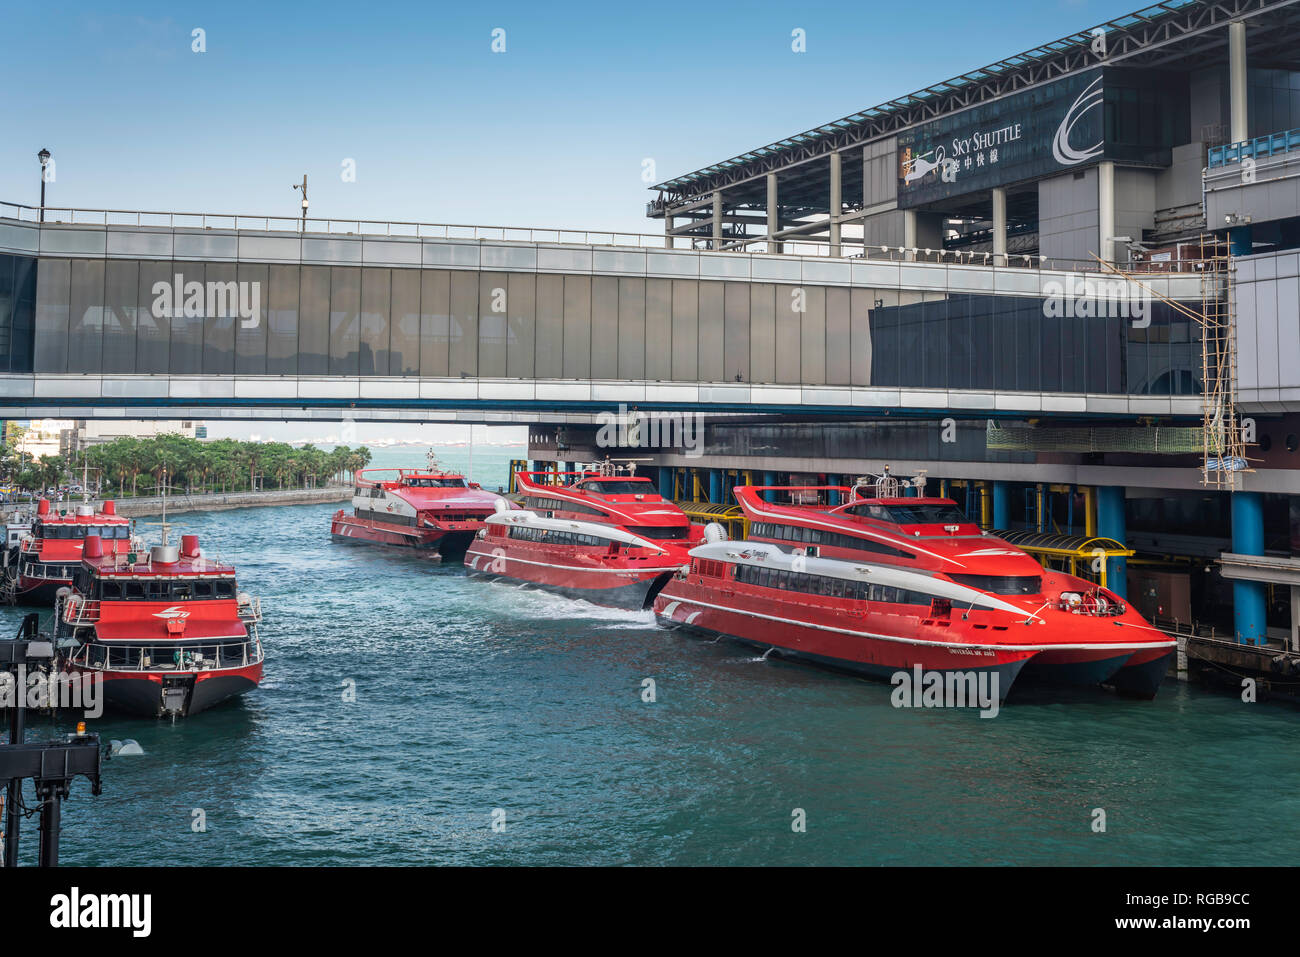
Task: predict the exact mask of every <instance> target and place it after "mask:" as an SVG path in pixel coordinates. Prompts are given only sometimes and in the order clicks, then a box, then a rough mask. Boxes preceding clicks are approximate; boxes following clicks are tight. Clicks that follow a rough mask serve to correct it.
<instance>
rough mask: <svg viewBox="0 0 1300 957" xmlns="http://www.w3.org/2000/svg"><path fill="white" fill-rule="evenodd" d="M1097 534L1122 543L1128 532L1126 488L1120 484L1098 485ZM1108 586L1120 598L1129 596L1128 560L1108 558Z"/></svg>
mask: <svg viewBox="0 0 1300 957" xmlns="http://www.w3.org/2000/svg"><path fill="white" fill-rule="evenodd" d="M1097 534H1098V535H1099V536H1100V537H1102V538H1113V539H1115V541H1117V542H1119V543H1120V544H1121V545H1123V544H1124V538H1125V535H1126V534H1127V531H1126V529H1125V525H1124V489H1123V487H1122V486H1119V485H1099V486H1098V487H1097ZM1106 587H1107V588H1109V589H1110V590H1111V591H1113V592H1114V593H1115V594H1116V595H1119V597H1120V598H1127V597H1128V560H1127V559H1125V558H1108V559H1107V560H1106Z"/></svg>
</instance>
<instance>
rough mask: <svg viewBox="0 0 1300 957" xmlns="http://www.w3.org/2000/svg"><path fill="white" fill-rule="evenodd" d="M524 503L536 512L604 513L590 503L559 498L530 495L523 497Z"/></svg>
mask: <svg viewBox="0 0 1300 957" xmlns="http://www.w3.org/2000/svg"><path fill="white" fill-rule="evenodd" d="M524 505H525V506H526V507H528V508H531V509H533V510H534V511H538V512H579V513H583V514H586V515H604V514H605V513H604V512H603V511H602V510H601V509H598V508H592V507H591V506H590V505H583V504H581V503H579V502H569V501H565V500H564V499H559V498H538V497H534V496H531V495H530V496H528V497H527V498H526V499H524Z"/></svg>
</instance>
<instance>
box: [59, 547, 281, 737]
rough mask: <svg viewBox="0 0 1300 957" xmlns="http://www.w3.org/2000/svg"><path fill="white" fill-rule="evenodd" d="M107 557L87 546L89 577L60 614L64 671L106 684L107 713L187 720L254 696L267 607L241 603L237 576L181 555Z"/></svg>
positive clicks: (191, 553)
mask: <svg viewBox="0 0 1300 957" xmlns="http://www.w3.org/2000/svg"><path fill="white" fill-rule="evenodd" d="M163 540H164V544H162V545H155V546H153V547H152V548H151V549H150V550H149V551H148V553H147V554H145V553H140V552H136V551H131V552H128V553H126V554H123V553H122V552H107V551H105V550H104V549H103V547H102V543H101V540H100V539H99V537H98V536H96V535H90V536H88V537H87V538H86V544H85V550H84V554H83V556H82V562H81V567H80V569H79V571H78V572H77V576H76V580H75V581H74V583H73V585H72V587H71V589H69V590H68V591H67V592H66V593H65V594H63V595H61V596H60V600H59V602H58V604H57V606H56V609H57V610H56V632H55V634H56V644H57V645H58V647H59V649H60V654H61V655H62V659H63V666H64V668H65V670H67V671H69V672H72V673H74V674H80V675H82V676H83V678H82V680H83V681H84V680H86V679H87V677H95V676H97V677H98V679H101V680H102V682H103V685H102V688H103V695H104V702H105V704H106V705H107V706H108V707H111V708H113V709H115V710H118V711H125V712H128V713H132V714H138V715H147V716H151V717H152V716H159V717H172V718H176V717H182V716H185V715H194V714H198V713H199V712H200V711H206V710H207V709H208V708H211V707H212V706H213V705H216V704H220V703H221V702H223V701H226V700H228V699H230V698H233V697H236V696H237V695H241V694H244V693H246V692H248V691H251V690H252V689H254V688H256V687H257V686H258V684H259V683H260V682H261V680H262V664H263V653H262V643H261V641H260V639H259V638H258V634H257V626H258V624H259V623H260V621H261V619H262V608H261V601H260V600H254V599H252V598H250V597H249V596H248V595H246V594H241V593H240V592H239V590H238V587H237V585H236V582H235V569H234V568H232V567H231V566H229V565H226V564H223V563H221V562H219V561H213V560H211V559H208V558H206V557H204V556H203V555H202V553H201V552H200V550H199V540H198V536H197V535H184V536H182V538H181V545H180V547H179V548H177V547H176V546H172V545H167V544H165V542H166V535H165V533H164V538H163Z"/></svg>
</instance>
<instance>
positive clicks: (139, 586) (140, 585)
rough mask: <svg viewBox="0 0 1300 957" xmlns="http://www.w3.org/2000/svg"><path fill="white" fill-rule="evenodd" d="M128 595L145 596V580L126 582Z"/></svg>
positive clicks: (132, 596) (129, 596)
mask: <svg viewBox="0 0 1300 957" xmlns="http://www.w3.org/2000/svg"><path fill="white" fill-rule="evenodd" d="M126 597H127V598H143V597H144V582H127V583H126Z"/></svg>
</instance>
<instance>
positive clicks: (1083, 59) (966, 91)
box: [0, 0, 1300, 684]
mask: <svg viewBox="0 0 1300 957" xmlns="http://www.w3.org/2000/svg"><path fill="white" fill-rule="evenodd" d="M754 96H755V105H756V106H759V105H761V97H762V93H761V91H756V92H755V94H754ZM813 110H815V106H814V107H810V111H813ZM736 145H737V149H743V148H745V147H746V146H747V145H749V144H744V143H738V144H736ZM1298 173H1300V2H1298V0H1167V2H1164V3H1160V4H1158V5H1156V6H1153V7H1148V8H1146V9H1144V10H1140V11H1137V12H1135V13H1133V14H1130V15H1128V16H1125V17H1121V18H1119V19H1117V20H1115V21H1113V22H1110V23H1105V24H1099V25H1097V26H1095V27H1086V28H1083V29H1080V30H1079V31H1078V32H1076V33H1074V34H1071V35H1070V36H1067V37H1063V38H1060V39H1056V40H1052V41H1051V42H1048V43H1045V44H1044V45H1043V46H1041V47H1039V48H1037V49H1034V50H1030V51H1027V52H1024V53H1020V54H1018V55H1015V56H1010V57H1007V58H1005V59H1002V60H999V61H997V62H995V63H992V64H990V65H988V66H986V67H983V68H981V69H977V70H972V71H970V72H968V73H965V74H963V75H961V76H957V77H953V78H951V79H947V80H944V81H942V82H937V83H935V84H934V85H933V86H930V87H928V88H926V89H924V90H920V91H917V92H915V93H912V94H908V95H900V96H899V97H898V98H897V99H894V100H891V101H889V102H887V103H883V104H880V105H878V106H875V107H871V108H869V109H864V110H862V111H860V112H858V113H855V114H853V115H851V116H847V117H843V118H841V119H837V120H832V121H830V122H827V123H825V124H824V125H821V126H817V127H815V128H813V129H810V130H807V131H805V132H802V133H797V134H795V135H792V136H790V137H788V138H786V139H783V140H780V141H778V142H776V143H772V144H769V145H766V146H762V147H759V148H755V149H751V150H750V151H749V152H744V153H740V154H738V155H736V156H734V157H732V158H729V159H723V160H720V161H718V162H716V163H714V164H712V165H710V166H707V167H705V168H703V169H700V170H697V171H694V172H690V173H685V174H683V175H681V176H677V177H675V178H673V179H670V180H667V181H665V182H663V183H659V184H656V185H655V186H654V187H653V195H652V199H651V201H650V202H649V204H648V206H647V209H646V212H647V215H648V217H649V218H650V220H651V223H652V225H651V226H650V227H649V228H648V230H647V233H646V234H645V235H611V234H595V233H590V234H584V233H575V232H567V231H550V232H541V231H530V230H512V229H510V228H486V227H483V228H466V229H458V228H455V227H447V226H439V225H437V224H432V225H431V224H416V223H381V222H357V221H333V220H320V219H304V220H301V221H299V220H296V219H277V218H276V217H266V216H259V217H246V216H224V215H201V214H179V213H177V214H167V213H163V214H159V213H136V212H130V211H114V210H68V209H55V208H53V207H45V208H41V209H35V208H32V207H28V206H22V205H20V204H13V203H0V418H10V419H37V418H47V417H53V418H69V419H76V420H83V419H84V420H95V419H105V418H107V419H113V418H119V419H139V418H148V417H156V418H162V419H181V420H187V421H193V420H204V421H212V420H214V419H220V418H234V419H239V418H244V419H249V418H254V419H255V418H265V419H275V420H281V419H332V420H335V421H337V420H338V419H339V418H340V417H346V418H352V419H360V418H374V419H386V420H400V421H434V420H437V421H477V422H510V423H516V424H521V423H523V424H528V425H529V429H530V442H529V444H530V448H529V453H528V454H529V458H530V459H532V460H533V461H534V462H535V463H539V464H542V465H553V466H554V467H556V468H573V467H575V466H576V465H577V464H578V463H581V462H590V461H593V460H595V459H600V458H603V457H604V456H606V455H609V456H611V457H615V458H629V459H635V460H637V464H638V467H639V468H640V469H641V470H643V472H646V473H648V474H651V475H653V476H655V477H656V479H657V481H658V482H659V486H660V489H661V490H662V491H663V492H664V494H666V495H669V496H671V497H673V498H675V499H677V500H679V501H682V502H684V503H685V504H686V506H687V507H688V508H689V509H690V510H691V511H692V514H695V515H698V516H700V517H701V518H704V517H715V518H719V519H721V520H723V521H727V522H730V523H732V525H733V527H737V530H738V531H742V532H743V530H744V529H743V523H739V522H738V520H737V518H736V516H735V507H734V501H733V500H732V499H731V496H730V489H731V488H732V487H733V486H734V485H735V484H737V483H740V482H752V483H765V484H790V483H797V484H843V483H847V482H852V481H853V480H854V479H855V478H856V477H858V476H862V475H871V474H879V473H880V472H881V471H882V470H883V468H884V467H885V466H886V465H889V466H890V467H891V469H892V471H893V473H894V474H896V475H916V474H919V473H922V472H924V474H925V475H926V477H927V481H928V483H929V484H928V486H927V490H928V491H929V492H930V493H934V492H936V491H938V492H940V493H942V494H946V495H948V496H949V497H952V498H954V499H956V500H957V501H958V502H959V503H960V504H963V505H964V506H966V507H967V508H968V509H969V510H970V511H971V512H972V513H973V514H975V515H977V516H978V517H979V519H980V521H981V522H982V524H984V526H985V527H986V528H989V529H994V530H998V531H999V532H1002V533H1005V534H1007V535H1008V536H1011V537H1012V538H1013V539H1014V540H1015V541H1017V543H1018V544H1020V545H1021V546H1022V547H1025V548H1027V549H1029V550H1031V552H1032V553H1033V554H1035V555H1036V557H1038V558H1040V559H1041V560H1042V561H1044V562H1045V563H1049V564H1059V565H1063V566H1069V567H1072V568H1073V569H1074V570H1076V571H1078V572H1079V573H1082V574H1086V575H1089V576H1092V577H1095V578H1097V579H1098V580H1099V581H1103V582H1104V583H1105V584H1107V586H1108V587H1110V588H1112V589H1114V590H1115V591H1117V592H1120V593H1122V594H1125V595H1127V597H1128V599H1129V600H1130V601H1132V602H1133V603H1135V604H1136V605H1137V607H1138V608H1139V609H1140V610H1141V611H1142V612H1143V613H1144V614H1146V615H1147V616H1148V617H1150V618H1153V619H1155V620H1157V621H1158V622H1160V623H1162V624H1163V625H1165V626H1167V627H1169V628H1171V629H1178V630H1179V631H1191V632H1194V633H1195V634H1196V635H1197V636H1198V637H1202V638H1204V639H1205V640H1204V642H1203V647H1204V648H1205V649H1208V650H1205V651H1204V652H1203V655H1204V656H1206V660H1207V661H1208V662H1209V664H1208V665H1207V667H1210V666H1212V667H1213V668H1216V669H1219V670H1220V671H1222V672H1223V673H1227V674H1234V673H1238V672H1243V673H1244V672H1245V671H1248V670H1250V671H1252V672H1253V673H1259V672H1261V671H1262V672H1263V673H1265V674H1271V675H1272V677H1273V679H1274V680H1276V681H1277V682H1278V683H1279V684H1284V683H1285V682H1286V680H1287V676H1288V675H1292V676H1293V675H1294V673H1295V672H1297V671H1300V175H1297V174H1298ZM611 416H613V417H614V418H615V419H617V421H618V422H619V423H620V424H621V426H622V427H621V428H619V429H612V430H611V429H609V428H608V426H609V423H610V417H611ZM657 416H664V417H668V418H670V419H672V424H674V425H675V426H677V428H675V429H673V430H669V434H670V435H673V436H675V438H674V439H673V440H672V441H670V442H668V443H664V442H660V443H658V444H655V445H645V444H642V443H641V442H640V441H639V440H638V441H635V442H634V441H631V436H632V435H636V436H638V437H639V436H641V435H644V434H645V430H643V429H640V428H635V429H630V430H629V429H628V428H627V426H628V425H630V424H631V423H632V422H639V423H653V422H654V420H655V417H657ZM696 416H699V417H700V418H699V421H701V422H702V423H703V430H702V431H695V430H694V429H693V428H686V426H688V425H691V424H693V423H694V422H695V421H696V418H695V417H696ZM674 417H675V418H674ZM659 435H660V436H661V437H662V435H663V431H662V430H660V431H659ZM1198 654H1202V652H1198ZM1189 655H1190V652H1189ZM1210 659H1212V660H1210ZM1279 671H1280V672H1282V674H1281V675H1280V676H1279V675H1278V674H1277V673H1278V672H1279Z"/></svg>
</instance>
